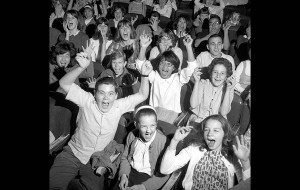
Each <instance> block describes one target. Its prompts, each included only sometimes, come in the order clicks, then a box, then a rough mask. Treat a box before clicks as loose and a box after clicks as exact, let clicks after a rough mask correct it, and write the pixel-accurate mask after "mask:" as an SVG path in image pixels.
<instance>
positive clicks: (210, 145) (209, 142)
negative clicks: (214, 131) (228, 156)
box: [207, 139, 216, 147]
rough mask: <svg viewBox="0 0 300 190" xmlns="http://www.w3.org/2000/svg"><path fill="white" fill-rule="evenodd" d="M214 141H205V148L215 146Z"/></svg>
mask: <svg viewBox="0 0 300 190" xmlns="http://www.w3.org/2000/svg"><path fill="white" fill-rule="evenodd" d="M215 142H216V141H215V140H214V139H207V146H208V147H213V146H214V145H215Z"/></svg>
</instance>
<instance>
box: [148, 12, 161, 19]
mask: <svg viewBox="0 0 300 190" xmlns="http://www.w3.org/2000/svg"><path fill="white" fill-rule="evenodd" d="M152 16H153V17H158V20H160V14H159V12H157V11H152V12H151V15H150V17H152Z"/></svg>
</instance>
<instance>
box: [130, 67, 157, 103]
mask: <svg viewBox="0 0 300 190" xmlns="http://www.w3.org/2000/svg"><path fill="white" fill-rule="evenodd" d="M152 70H153V67H152V65H151V63H150V61H145V62H144V63H143V65H142V69H141V86H140V89H139V92H138V93H135V94H133V95H131V96H132V97H133V99H134V100H135V102H134V104H133V106H134V107H135V106H136V105H138V104H139V103H141V102H143V101H145V100H146V99H147V98H148V96H149V91H150V90H149V79H148V76H149V74H150V73H151V71H152Z"/></svg>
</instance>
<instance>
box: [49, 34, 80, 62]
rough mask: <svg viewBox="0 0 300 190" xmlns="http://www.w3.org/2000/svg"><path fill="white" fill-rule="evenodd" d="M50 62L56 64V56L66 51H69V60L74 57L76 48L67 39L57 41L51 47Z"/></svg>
mask: <svg viewBox="0 0 300 190" xmlns="http://www.w3.org/2000/svg"><path fill="white" fill-rule="evenodd" d="M51 49H52V53H51V58H50V63H51V64H54V65H56V64H57V62H56V56H57V55H61V54H65V53H67V52H69V53H70V57H71V60H72V59H74V58H75V56H76V48H75V45H74V44H73V43H72V42H70V41H67V40H63V41H61V42H58V43H57V44H56V45H55V46H53V47H52V48H51Z"/></svg>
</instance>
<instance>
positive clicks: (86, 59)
mask: <svg viewBox="0 0 300 190" xmlns="http://www.w3.org/2000/svg"><path fill="white" fill-rule="evenodd" d="M75 59H76V61H77V62H78V64H79V65H80V67H82V68H83V69H86V68H87V67H88V66H89V64H90V63H91V56H88V55H87V53H86V52H80V53H77V54H76V57H75Z"/></svg>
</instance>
